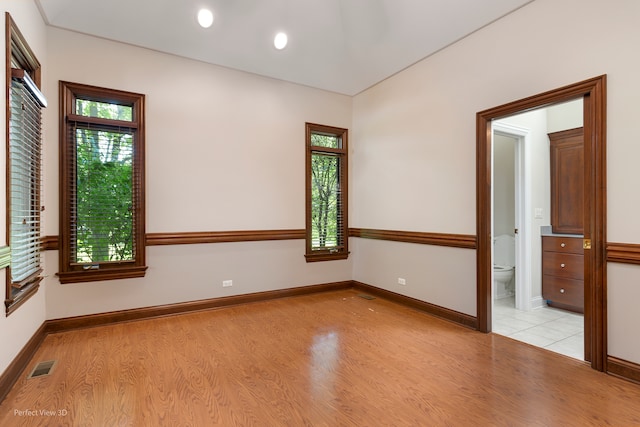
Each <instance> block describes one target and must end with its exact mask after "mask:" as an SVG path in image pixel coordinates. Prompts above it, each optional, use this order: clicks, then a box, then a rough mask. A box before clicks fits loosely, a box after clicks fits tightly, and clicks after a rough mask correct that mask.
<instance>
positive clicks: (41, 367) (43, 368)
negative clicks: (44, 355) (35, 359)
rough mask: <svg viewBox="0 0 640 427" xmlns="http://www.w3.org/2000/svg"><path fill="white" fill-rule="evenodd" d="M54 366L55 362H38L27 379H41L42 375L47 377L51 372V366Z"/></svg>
mask: <svg viewBox="0 0 640 427" xmlns="http://www.w3.org/2000/svg"><path fill="white" fill-rule="evenodd" d="M55 364H56V361H55V360H47V361H46V362H40V363H38V364H37V365H36V367H35V368H33V371H31V373H30V374H29V376H28V377H27V378H35V377H42V376H44V375H49V374H50V373H51V371H52V370H53V365H55Z"/></svg>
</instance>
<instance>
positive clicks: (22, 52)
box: [3, 12, 42, 316]
mask: <svg viewBox="0 0 640 427" xmlns="http://www.w3.org/2000/svg"><path fill="white" fill-rule="evenodd" d="M12 58H16V61H17V62H18V65H19V66H20V68H21V69H23V70H25V71H27V72H28V73H29V75H30V76H31V80H33V83H35V85H36V86H37V87H38V89H40V88H41V73H42V70H41V68H42V67H41V65H40V62H39V61H38V59H37V58H36V55H35V54H34V52H33V50H31V47H30V46H29V44H28V43H27V40H26V39H25V37H24V36H23V35H22V32H20V29H19V28H18V26H17V25H16V23H15V21H14V20H13V18H12V17H11V15H10V14H9V12H5V75H6V80H5V112H6V117H5V119H6V133H5V142H6V151H5V156H6V165H7V166H6V169H5V172H6V200H7V202H6V219H7V220H6V224H5V226H6V239H7V245H8V244H9V238H10V235H11V224H10V222H11V200H10V198H11V192H10V186H11V170H10V164H11V162H10V153H9V132H10V119H11V116H10V113H9V112H10V111H11V106H10V100H9V95H10V93H11V80H12V72H13V71H12V65H11V62H12ZM3 249H4V248H3ZM5 267H9V269H8V270H7V272H6V286H5V314H6V315H7V316H8V315H9V314H11V313H13V312H14V311H16V309H17V308H18V307H20V306H21V305H22V304H24V303H25V302H26V301H27V300H28V299H29V298H31V297H32V296H33V295H35V294H36V293H37V291H38V289H39V287H40V282H41V281H42V276H38V277H37V278H36V279H35V280H32V281H31V283H30V284H28V285H27V286H25V287H24V291H23V292H21V293H20V294H19V295H18V296H16V297H15V298H14V297H13V296H12V292H11V289H12V286H13V283H12V281H11V271H10V268H11V267H10V266H8V265H4V266H3V268H5Z"/></svg>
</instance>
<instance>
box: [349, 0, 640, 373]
mask: <svg viewBox="0 0 640 427" xmlns="http://www.w3.org/2000/svg"><path fill="white" fill-rule="evenodd" d="M639 21H640V2H638V1H636V0H615V1H611V2H602V1H600V0H565V1H562V2H557V1H554V0H536V1H535V2H532V3H530V4H528V5H526V6H524V7H523V8H521V9H519V10H518V11H516V12H514V13H512V14H510V15H508V16H506V17H505V18H503V19H500V20H498V21H496V22H494V23H493V24H491V25H489V26H487V27H485V28H484V29H482V30H480V31H477V32H476V33H474V34H472V35H471V36H469V37H467V38H465V39H463V40H461V41H460V42H458V43H456V44H454V45H452V46H449V47H448V48H446V49H444V50H442V51H440V52H438V53H437V54H435V55H433V56H431V57H429V58H426V59H425V60H423V61H421V62H419V63H417V64H415V65H414V66H412V67H410V68H408V69H406V70H404V71H403V72H401V73H399V74H397V75H395V76H393V77H391V78H389V79H387V80H386V81H384V82H382V83H380V84H378V85H376V86H374V87H372V88H371V89H369V90H367V91H365V92H363V93H361V94H359V95H357V96H356V97H355V98H354V101H353V139H352V142H353V144H352V145H353V150H354V152H353V156H352V162H353V164H354V167H353V174H354V176H353V179H352V182H351V183H352V186H351V196H350V197H351V198H350V201H351V220H352V226H355V227H363V228H379V229H392V230H393V229H395V230H412V231H425V232H448V233H458V234H475V228H476V227H475V220H476V218H475V188H476V187H475V186H476V182H475V172H476V167H475V160H476V145H475V143H476V137H475V115H476V113H477V112H478V111H483V110H486V109H489V108H493V107H496V106H498V105H502V104H505V103H508V102H512V101H515V100H518V99H522V98H525V97H528V96H531V95H535V94H538V93H542V92H545V91H548V90H551V89H555V88H558V87H561V86H565V85H567V84H571V83H575V82H578V81H581V80H585V79H588V78H591V77H595V76H599V75H602V74H607V75H608V111H607V159H608V160H607V161H608V173H607V204H608V206H607V212H608V221H607V232H608V236H607V240H608V241H614V242H626V243H640V221H637V212H638V210H640V192H638V191H636V189H635V188H634V185H635V184H634V183H635V182H637V181H638V180H639V179H640V169H639V168H638V167H637V159H638V158H640V144H637V143H636V142H635V140H634V138H633V137H632V136H633V135H635V134H636V123H637V117H638V112H637V108H636V107H637V102H638V99H640V80H639V79H638V78H637V74H638V69H640V56H638V55H637V54H636V52H637V46H638V41H639V40H640V27H638V25H637V22H639ZM613 165H615V167H614V166H613ZM380 171H385V173H384V174H383V173H380ZM358 240H359V242H358V244H357V245H356V246H355V247H356V248H357V249H358V250H359V251H360V252H359V254H358V256H357V258H356V262H355V265H354V278H355V279H356V280H362V281H366V280H365V279H366V278H367V277H368V270H369V269H375V270H376V271H378V274H379V277H390V278H392V277H393V275H394V273H395V272H396V271H398V270H400V268H401V267H402V266H403V265H402V262H401V261H400V260H403V259H416V254H417V251H416V249H415V247H414V246H415V245H410V244H404V245H403V244H397V243H392V242H389V243H384V242H383V243H379V242H371V241H365V239H358ZM374 251H375V253H372V255H371V256H370V257H369V256H367V253H369V252H374ZM385 251H388V252H393V253H394V256H393V260H395V261H390V262H388V263H386V264H384V265H383V266H380V265H378V263H379V257H377V256H375V254H378V253H381V252H385ZM473 253H474V251H472V250H468V251H464V250H460V251H455V250H451V249H449V248H437V247H436V248H433V249H431V250H430V251H429V253H428V256H429V259H428V260H423V259H419V262H427V263H428V265H429V266H432V265H433V266H438V265H439V264H440V262H441V261H442V262H446V263H447V265H449V264H452V265H455V266H456V269H455V270H452V271H450V272H447V273H444V272H443V269H442V268H437V267H436V268H435V273H434V272H432V271H429V269H424V271H422V272H421V273H420V275H419V276H418V277H416V278H415V279H414V280H413V281H412V282H413V283H416V286H425V285H424V283H429V291H428V295H429V298H431V299H429V302H432V303H435V304H445V303H446V300H447V298H446V297H445V296H444V295H445V294H447V292H453V293H455V294H456V295H457V297H456V301H455V303H449V304H448V305H445V306H446V307H449V308H452V309H458V310H461V311H463V312H465V313H467V314H472V315H473V314H475V301H476V280H475V263H474V260H475V258H473V257H472V256H470V255H469V254H473ZM470 258H472V259H470ZM434 274H435V276H436V277H438V280H437V281H433V282H431V281H430V277H431V276H432V275H434ZM461 277H462V278H463V280H462V281H461V280H460V278H461ZM378 283H379V284H380V283H382V280H380V281H379V282H378ZM639 283H640V267H633V266H631V267H629V266H624V267H623V268H621V266H617V265H613V266H610V274H609V276H608V283H607V286H608V292H609V294H608V295H609V297H613V296H615V298H609V308H608V316H609V323H608V325H609V354H611V355H612V356H616V357H620V358H622V359H626V360H630V361H632V362H636V363H640V341H639V340H637V333H635V332H633V331H637V330H638V328H639V327H640V318H639V317H638V314H637V310H636V309H635V308H633V307H632V306H631V305H630V304H629V303H628V302H629V301H635V302H637V301H640V285H638V284H639ZM384 286H385V287H387V288H389V289H391V290H394V291H396V292H401V293H405V294H412V293H423V294H425V295H426V292H425V291H424V290H423V289H413V288H411V284H410V283H408V284H407V286H406V289H405V288H400V287H398V286H397V285H395V284H394V283H384ZM620 301H626V303H624V304H620V303H619V302H620ZM616 303H617V304H618V305H612V304H616ZM636 305H637V304H636ZM634 306H635V305H634Z"/></svg>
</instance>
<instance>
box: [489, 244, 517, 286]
mask: <svg viewBox="0 0 640 427" xmlns="http://www.w3.org/2000/svg"><path fill="white" fill-rule="evenodd" d="M515 244H516V240H515V238H514V237H513V236H510V235H508V234H501V235H499V236H496V237H495V238H494V239H493V297H494V298H495V299H499V298H506V297H510V296H512V295H515V286H514V281H513V277H514V273H515V264H516V259H515V258H516V255H515Z"/></svg>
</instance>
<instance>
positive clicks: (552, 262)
mask: <svg viewBox="0 0 640 427" xmlns="http://www.w3.org/2000/svg"><path fill="white" fill-rule="evenodd" d="M542 274H548V275H550V276H558V277H565V278H567V279H577V280H582V279H583V278H584V257H583V256H582V255H576V254H563V253H558V252H545V253H544V254H543V257H542Z"/></svg>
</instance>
